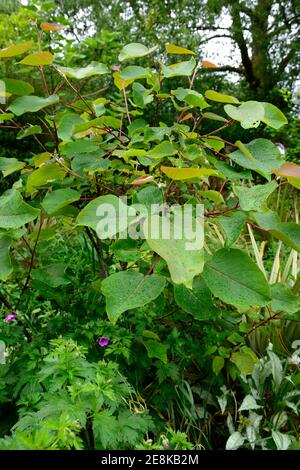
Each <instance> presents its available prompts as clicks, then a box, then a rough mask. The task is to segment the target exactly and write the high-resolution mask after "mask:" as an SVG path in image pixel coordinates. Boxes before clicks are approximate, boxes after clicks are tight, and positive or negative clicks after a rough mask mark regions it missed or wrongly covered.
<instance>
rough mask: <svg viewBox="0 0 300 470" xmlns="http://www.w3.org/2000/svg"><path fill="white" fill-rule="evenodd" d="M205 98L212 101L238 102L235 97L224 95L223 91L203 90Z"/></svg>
mask: <svg viewBox="0 0 300 470" xmlns="http://www.w3.org/2000/svg"><path fill="white" fill-rule="evenodd" d="M205 98H207V99H209V100H212V101H217V102H218V103H235V104H238V103H239V100H238V99H236V98H235V97H234V96H231V95H224V93H219V92H218V91H214V90H207V91H206V92H205Z"/></svg>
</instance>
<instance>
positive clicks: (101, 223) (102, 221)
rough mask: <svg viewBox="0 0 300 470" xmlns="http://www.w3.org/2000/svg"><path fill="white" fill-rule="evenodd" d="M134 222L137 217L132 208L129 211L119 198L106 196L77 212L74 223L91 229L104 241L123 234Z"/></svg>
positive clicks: (110, 195)
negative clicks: (120, 233)
mask: <svg viewBox="0 0 300 470" xmlns="http://www.w3.org/2000/svg"><path fill="white" fill-rule="evenodd" d="M97 214H98V215H97ZM131 214H132V215H131ZM135 220H137V216H136V211H135V210H134V209H133V208H131V210H130V207H129V206H127V205H126V204H124V203H123V202H122V200H121V199H120V198H118V197H117V196H114V195H112V194H108V195H107V196H100V197H98V198H97V199H95V200H94V201H91V202H89V203H88V204H87V205H86V206H85V208H84V209H82V211H81V212H79V214H78V217H77V219H76V223H77V225H84V226H87V227H90V228H92V229H93V230H95V232H97V234H98V237H99V238H104V239H105V238H112V237H113V236H114V235H116V234H117V233H119V232H123V231H124V230H126V229H127V227H128V226H129V225H130V224H131V223H132V222H133V221H135Z"/></svg>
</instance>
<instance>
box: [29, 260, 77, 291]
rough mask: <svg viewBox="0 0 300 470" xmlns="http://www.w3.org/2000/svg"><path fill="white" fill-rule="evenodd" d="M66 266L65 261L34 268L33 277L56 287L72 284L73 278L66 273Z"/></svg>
mask: <svg viewBox="0 0 300 470" xmlns="http://www.w3.org/2000/svg"><path fill="white" fill-rule="evenodd" d="M65 270H66V266H65V265H64V264H63V263H54V264H50V265H48V266H43V267H41V268H37V269H33V271H32V279H34V280H35V281H41V282H42V283H43V284H47V285H48V286H49V287H52V288H56V287H59V286H66V285H68V284H71V280H70V279H69V278H68V277H67V276H66V274H65Z"/></svg>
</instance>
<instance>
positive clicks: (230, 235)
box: [215, 210, 247, 248]
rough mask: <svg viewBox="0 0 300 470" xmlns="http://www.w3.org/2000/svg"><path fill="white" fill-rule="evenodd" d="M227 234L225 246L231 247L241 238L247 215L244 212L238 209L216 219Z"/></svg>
mask: <svg viewBox="0 0 300 470" xmlns="http://www.w3.org/2000/svg"><path fill="white" fill-rule="evenodd" d="M215 220H216V221H217V222H218V223H219V224H220V226H221V228H222V230H223V231H224V233H225V235H226V239H225V246H226V247H227V248H229V247H230V246H231V245H233V244H234V242H236V241H237V239H238V238H239V236H240V234H241V231H242V228H243V226H244V223H245V222H246V220H247V216H246V214H245V213H244V212H242V211H239V210H236V211H232V212H228V213H227V215H226V216H225V215H224V216H221V217H218V218H217V219H215Z"/></svg>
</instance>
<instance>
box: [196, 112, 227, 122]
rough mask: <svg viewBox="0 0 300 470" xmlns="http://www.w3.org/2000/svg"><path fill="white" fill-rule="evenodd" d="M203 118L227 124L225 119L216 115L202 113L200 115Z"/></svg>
mask: <svg viewBox="0 0 300 470" xmlns="http://www.w3.org/2000/svg"><path fill="white" fill-rule="evenodd" d="M202 116H203V118H205V119H211V120H212V121H221V122H227V119H225V118H224V117H223V116H219V115H218V114H215V113H210V112H207V113H203V114H202Z"/></svg>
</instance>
